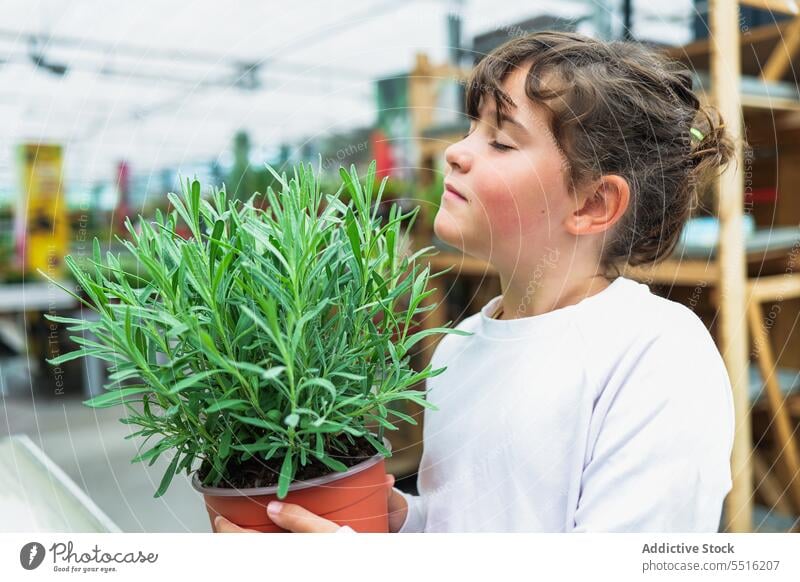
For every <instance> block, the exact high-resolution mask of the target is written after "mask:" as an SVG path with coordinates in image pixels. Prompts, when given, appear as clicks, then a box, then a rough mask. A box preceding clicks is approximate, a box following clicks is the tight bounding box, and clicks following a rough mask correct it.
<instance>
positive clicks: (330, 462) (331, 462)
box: [317, 455, 347, 472]
mask: <svg viewBox="0 0 800 582" xmlns="http://www.w3.org/2000/svg"><path fill="white" fill-rule="evenodd" d="M317 458H318V459H319V460H320V461H322V462H323V463H324V464H325V465H326V466H328V467H330V468H331V469H333V470H334V471H339V472H342V471H347V465H345V464H344V463H342V462H341V461H337V460H336V459H333V458H331V457H329V456H328V455H322V456H318V457H317Z"/></svg>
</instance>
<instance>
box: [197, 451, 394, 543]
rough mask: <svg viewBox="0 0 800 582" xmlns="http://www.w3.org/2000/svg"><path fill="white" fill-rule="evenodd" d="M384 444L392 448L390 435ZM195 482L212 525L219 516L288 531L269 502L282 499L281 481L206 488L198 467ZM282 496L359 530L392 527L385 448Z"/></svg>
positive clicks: (262, 528)
mask: <svg viewBox="0 0 800 582" xmlns="http://www.w3.org/2000/svg"><path fill="white" fill-rule="evenodd" d="M384 445H385V446H386V448H387V449H389V450H391V445H390V443H389V441H387V440H386V439H384ZM192 486H193V487H194V488H195V489H196V490H197V491H199V492H200V493H202V494H203V498H204V500H205V504H206V510H207V511H208V517H209V518H210V519H211V529H212V530H213V531H215V532H216V528H215V527H214V519H215V518H216V517H217V516H218V515H222V516H223V517H225V518H226V519H228V520H229V521H231V522H232V523H235V524H236V525H239V526H241V527H245V528H248V529H254V530H257V531H260V532H265V533H279V532H285V531H286V530H284V529H283V528H280V527H278V526H277V525H275V524H274V523H273V522H272V520H270V518H269V516H268V515H267V504H268V503H269V502H270V501H273V500H277V499H278V496H277V491H278V487H277V485H276V486H272V487H256V488H250V489H234V488H226V487H204V486H203V485H202V484H201V483H200V479H199V477H198V476H197V472H195V474H194V475H193V477H192ZM280 501H283V502H284V503H296V504H298V505H300V506H302V507H304V508H306V509H308V510H309V511H311V512H312V513H315V514H317V515H319V516H320V517H324V518H325V519H329V520H331V521H333V522H336V523H338V524H339V525H348V526H350V527H351V528H353V529H354V530H355V531H357V532H363V533H387V532H388V531H389V518H388V504H387V491H386V468H385V465H384V457H383V455H382V454H380V453H377V454H376V455H375V456H373V457H370V458H369V459H367V460H366V461H363V462H362V463H359V464H358V465H354V466H353V467H350V468H349V469H348V470H347V471H344V472H341V473H331V474H329V475H324V476H322V477H316V478H314V479H308V480H306V481H296V482H295V483H292V485H290V486H289V492H288V493H287V494H286V497H285V498H284V499H281V500H280Z"/></svg>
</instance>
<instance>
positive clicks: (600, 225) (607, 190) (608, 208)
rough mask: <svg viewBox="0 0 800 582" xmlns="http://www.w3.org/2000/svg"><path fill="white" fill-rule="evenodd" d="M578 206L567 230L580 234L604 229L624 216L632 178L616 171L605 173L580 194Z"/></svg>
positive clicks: (568, 222) (566, 226)
mask: <svg viewBox="0 0 800 582" xmlns="http://www.w3.org/2000/svg"><path fill="white" fill-rule="evenodd" d="M576 202H577V205H578V208H577V210H575V212H573V213H572V214H570V215H569V216H567V220H566V222H565V224H564V226H565V228H566V229H567V232H569V233H570V234H574V235H576V236H579V235H586V234H593V233H598V232H603V231H606V230H608V229H610V228H611V227H612V226H614V224H616V223H617V222H618V221H619V219H620V218H622V216H623V214H625V211H626V210H627V209H628V203H629V202H630V188H629V187H628V181H627V180H626V179H625V178H623V177H622V176H618V175H616V174H606V175H604V176H601V177H600V179H598V180H596V181H595V182H593V183H592V185H591V186H590V188H589V190H588V192H587V193H586V194H585V195H583V196H578V197H577V200H576Z"/></svg>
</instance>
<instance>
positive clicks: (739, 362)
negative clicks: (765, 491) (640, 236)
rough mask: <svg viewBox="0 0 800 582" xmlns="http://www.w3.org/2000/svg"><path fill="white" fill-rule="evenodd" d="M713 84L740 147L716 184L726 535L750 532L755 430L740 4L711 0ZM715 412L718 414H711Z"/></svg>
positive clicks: (719, 103) (730, 129) (725, 119)
mask: <svg viewBox="0 0 800 582" xmlns="http://www.w3.org/2000/svg"><path fill="white" fill-rule="evenodd" d="M709 18H710V20H711V30H710V40H711V42H710V45H711V47H710V48H711V85H712V92H713V93H712V94H713V98H714V103H715V104H716V106H717V108H718V109H719V112H720V114H721V115H722V118H723V119H724V121H725V125H726V128H727V129H728V131H729V133H730V135H731V136H732V137H733V139H734V140H735V143H736V155H735V161H733V162H732V163H731V164H730V165H729V166H728V167H727V168H726V169H725V171H724V172H723V173H722V175H721V176H720V178H719V180H718V181H717V202H718V213H719V220H720V234H719V269H720V305H719V312H720V351H721V353H722V356H723V358H724V360H725V365H726V367H727V369H728V374H729V376H730V379H731V385H732V388H733V404H734V409H735V419H736V431H735V436H734V443H733V453H732V455H731V472H732V480H733V486H732V488H731V491H730V493H729V494H728V496H727V498H726V500H725V524H724V530H725V531H727V532H749V531H752V519H753V516H752V514H753V479H752V447H753V438H752V426H751V424H750V402H749V399H748V386H747V383H748V364H749V354H748V349H749V348H748V347H749V338H748V329H747V319H746V314H747V305H746V284H747V281H746V278H747V268H746V259H745V247H744V235H743V231H742V223H743V219H742V218H743V211H744V171H745V168H744V167H743V164H744V162H745V160H744V156H743V153H744V152H743V143H742V105H741V95H740V94H739V90H740V77H741V55H740V52H739V51H740V47H739V34H740V31H739V3H738V2H731V0H711V2H710V6H709ZM709 413H711V414H713V413H714V411H709Z"/></svg>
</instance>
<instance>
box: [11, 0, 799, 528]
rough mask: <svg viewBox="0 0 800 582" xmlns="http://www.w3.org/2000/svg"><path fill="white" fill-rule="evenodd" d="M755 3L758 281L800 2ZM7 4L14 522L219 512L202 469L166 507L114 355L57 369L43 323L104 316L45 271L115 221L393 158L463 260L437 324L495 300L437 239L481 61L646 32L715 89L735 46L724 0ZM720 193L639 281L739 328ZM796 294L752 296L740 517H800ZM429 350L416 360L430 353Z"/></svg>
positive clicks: (157, 518) (794, 216)
mask: <svg viewBox="0 0 800 582" xmlns="http://www.w3.org/2000/svg"><path fill="white" fill-rule="evenodd" d="M728 1H729V2H730V3H731V4H736V2H735V0H726V2H728ZM739 4H740V6H739V13H738V22H737V25H736V27H735V30H728V31H726V33H725V34H726V35H727V36H728V37H730V38H729V39H728V40H727V41H726V42H728V44H727V45H726V46H733V47H736V50H737V51H739V52H738V56H739V57H740V60H741V65H740V66H739V65H738V64H737V65H736V66H734V67H733V68H731V69H730V73H729V74H730V75H731V76H732V77H733V79H734V82H735V85H733V86H734V87H737V86H738V87H739V89H740V92H739V94H738V95H736V96H735V101H734V106H735V107H737V108H738V110H741V113H742V120H743V123H744V127H745V131H747V135H748V140H749V142H750V144H751V147H750V148H748V149H746V151H745V155H744V158H743V160H742V161H743V162H744V176H743V180H744V183H743V184H742V185H741V191H739V194H740V200H741V203H738V202H737V203H736V209H735V213H734V216H736V222H735V224H736V225H737V226H736V228H739V226H741V230H742V231H741V235H740V236H739V237H738V243H737V244H738V246H736V247H735V248H734V250H733V251H731V252H734V253H739V256H740V258H741V259H743V260H744V261H745V262H746V265H747V267H746V280H745V281H741V282H740V283H741V284H742V285H743V286H744V285H748V287H747V288H748V289H750V288H751V287H749V285H751V284H755V282H756V281H758V280H759V279H760V278H765V277H769V276H779V275H783V274H792V275H794V274H796V273H795V269H796V260H797V255H798V250H800V234H799V230H800V229H798V225H799V224H800V202H798V197H797V196H796V193H795V192H794V191H793V190H794V188H795V184H796V183H797V180H798V179H800V176H798V175H797V174H798V172H800V165H799V164H798V163H797V162H798V161H800V159H798V155H800V149H799V148H798V144H800V133H799V130H800V95H799V94H798V86H797V79H796V76H795V72H794V68H793V63H794V57H795V54H794V52H795V50H796V48H797V44H798V43H800V40H797V39H800V20H798V13H799V11H798V7H797V5H796V3H795V2H791V1H779V0H774V1H767V0H757V1H742V2H740V3H739ZM2 14H3V18H2V20H1V21H0V398H1V400H0V438H2V437H7V438H5V439H4V440H3V441H0V442H2V443H3V444H2V445H0V511H3V513H4V516H3V519H2V520H0V530H3V529H7V530H9V531H19V530H27V531H94V530H97V529H100V530H103V529H112V530H113V529H115V528H118V529H120V530H122V531H129V532H139V531H148V532H149V531H153V532H156V531H209V529H210V528H209V524H208V518H207V516H206V514H205V512H204V511H203V508H202V499H201V497H200V496H199V495H198V494H197V493H196V492H195V491H194V490H193V489H192V488H191V486H190V484H189V482H188V480H186V479H185V478H182V477H180V476H179V477H176V480H175V482H174V483H173V486H172V487H171V488H170V490H169V491H168V493H167V494H166V495H165V496H164V497H162V498H159V499H153V493H154V491H155V490H156V488H157V487H158V483H159V481H160V477H161V474H162V473H163V470H164V463H163V462H162V461H159V462H158V463H156V464H155V465H154V466H153V467H147V466H146V465H144V464H134V465H132V464H131V463H130V459H131V458H132V457H133V456H135V455H136V453H137V442H135V441H134V440H130V439H128V440H126V439H124V437H125V436H126V435H127V434H128V433H129V431H130V429H129V428H128V427H127V426H126V425H124V424H121V423H120V422H119V414H120V411H119V410H117V409H105V410H94V409H89V408H86V407H85V406H83V405H82V404H81V402H82V400H84V399H86V398H88V397H89V396H92V395H96V394H99V393H101V392H102V389H103V388H102V387H103V383H104V381H105V375H106V371H105V369H104V367H103V365H102V364H101V363H100V362H99V361H93V360H85V361H84V360H81V361H77V362H70V363H68V364H64V365H63V366H59V367H57V368H54V367H52V366H49V365H48V364H46V363H45V361H44V360H45V358H52V357H54V356H55V355H57V354H59V353H65V352H67V351H70V350H72V349H74V348H75V344H74V342H73V341H72V340H71V339H70V338H69V333H67V332H65V330H64V329H63V327H62V326H59V325H56V324H51V323H50V322H48V321H46V320H45V319H44V318H43V315H44V314H47V313H50V314H56V313H57V314H61V315H70V314H81V315H82V316H84V317H88V316H89V314H87V313H81V310H80V308H79V305H78V304H77V302H76V301H74V300H73V298H72V297H70V296H69V295H68V294H66V293H63V292H62V291H60V290H59V289H58V288H57V287H55V286H53V285H51V284H49V283H48V282H46V281H45V280H44V279H43V278H42V277H41V276H40V275H39V273H38V270H42V271H44V272H47V273H48V274H49V275H51V276H52V277H54V278H56V279H62V280H63V281H64V282H65V283H66V284H67V285H68V286H70V287H74V283H70V282H69V281H68V279H67V274H66V272H65V270H64V262H63V261H64V257H65V256H66V255H70V254H71V255H72V256H74V257H82V256H87V255H88V254H90V253H91V244H92V240H93V239H94V238H95V237H97V238H98V239H99V240H100V242H101V245H102V247H103V249H104V250H106V249H107V250H112V251H114V250H115V249H118V248H119V247H120V244H119V242H118V241H117V240H116V238H115V237H117V236H119V237H122V238H124V237H126V236H127V232H126V230H125V228H124V221H125V218H126V217H128V216H130V217H131V218H132V219H134V220H136V219H137V218H136V217H139V216H141V217H142V218H143V219H145V220H147V219H148V218H151V217H152V216H153V214H154V212H155V211H156V210H157V209H161V210H162V211H163V210H167V209H168V206H169V205H168V201H167V197H166V194H167V193H168V192H170V191H178V190H179V189H180V180H181V178H186V177H190V178H193V177H197V178H198V179H199V180H200V181H201V182H202V183H203V184H204V186H207V187H211V186H214V185H217V186H219V185H222V184H224V185H225V187H226V188H227V190H228V191H229V192H231V193H233V194H234V195H235V196H237V197H239V198H247V197H249V196H250V195H251V194H252V193H254V192H256V191H259V192H263V191H264V190H265V189H266V188H267V187H268V186H269V185H270V184H271V177H270V174H269V173H268V172H267V170H266V167H265V164H270V165H272V166H274V167H275V168H278V169H288V168H290V166H291V165H292V164H295V163H298V162H310V163H312V164H314V166H315V167H320V168H321V170H322V172H323V174H324V175H326V176H327V177H328V179H330V180H332V181H333V180H335V176H336V173H337V171H338V168H339V166H340V165H344V166H349V165H350V164H355V165H356V166H357V167H358V168H359V169H365V168H366V166H367V164H368V163H369V162H370V160H372V159H375V160H377V164H378V172H379V174H380V175H381V176H389V177H390V181H389V183H388V186H387V199H388V200H389V201H396V202H398V203H400V204H402V205H404V206H406V207H409V208H410V207H413V206H417V205H419V206H421V209H422V210H421V215H420V219H419V220H418V223H417V224H416V225H415V227H414V231H413V237H414V244H415V245H417V246H426V245H428V244H431V243H432V244H434V245H436V246H437V248H438V249H439V250H440V251H441V252H440V254H439V255H438V257H437V259H436V261H437V266H440V267H447V266H455V267H456V269H454V271H453V272H452V273H451V274H450V275H449V276H448V278H447V280H446V285H444V286H443V289H442V290H441V293H440V295H439V297H438V299H440V301H441V306H440V309H438V310H437V311H436V312H435V313H433V314H432V315H431V318H430V321H429V322H428V324H429V325H437V324H439V323H442V322H445V321H454V322H458V321H460V320H461V319H463V318H464V317H467V316H469V315H471V314H472V313H475V311H476V310H477V309H479V308H480V307H481V306H482V305H484V304H485V303H486V302H487V301H488V300H489V299H490V298H492V297H494V296H495V295H497V294H499V292H500V287H499V281H498V280H497V278H496V276H495V275H494V274H493V273H492V272H491V269H490V268H488V266H487V265H484V264H481V263H479V262H476V261H474V260H470V259H469V258H468V257H463V256H461V255H460V254H458V253H457V252H456V251H455V250H454V249H451V248H448V247H447V246H446V245H444V244H443V243H441V242H440V241H438V240H436V238H435V236H434V235H433V233H432V221H433V217H434V216H435V213H436V210H437V208H438V201H439V197H440V196H441V193H442V176H443V174H444V173H445V171H446V168H445V165H444V159H443V151H444V149H445V147H446V146H447V145H448V144H450V143H452V142H453V141H455V140H457V139H459V138H460V136H461V135H462V134H463V133H464V132H465V130H466V128H467V126H468V123H467V121H466V118H465V116H464V113H463V112H464V105H463V100H464V94H463V86H464V79H465V78H466V75H467V74H468V73H469V70H470V68H471V67H472V66H474V64H475V63H476V62H477V61H478V60H480V58H481V57H482V56H483V55H485V54H486V53H488V52H489V51H491V50H492V49H493V48H495V47H497V46H499V45H500V44H502V43H503V42H505V41H507V40H509V39H510V38H512V37H514V36H519V35H524V34H526V33H528V32H533V31H538V30H570V31H578V32H581V33H584V34H588V35H591V36H594V37H598V38H604V39H629V40H633V41H636V42H643V43H647V44H649V45H652V46H654V47H656V48H658V49H659V50H664V51H666V52H668V53H669V54H671V55H672V56H673V57H675V58H678V59H681V60H683V61H684V62H685V63H686V64H687V66H689V67H690V68H691V69H692V70H693V72H694V73H695V82H696V88H697V89H698V91H701V92H702V93H703V94H704V95H705V94H708V95H712V93H713V91H712V88H711V87H710V79H711V72H712V69H713V66H714V65H713V63H714V59H715V58H717V59H719V58H721V57H724V56H725V55H724V54H722V55H720V54H719V51H716V52H715V49H714V43H711V42H709V36H710V33H709V6H708V3H707V2H702V1H697V0H673V1H672V2H667V3H653V2H647V1H645V0H557V1H543V0H534V1H531V0H528V1H524V2H523V1H516V0H504V1H503V2H497V1H489V0H410V1H408V2H397V1H380V0H351V1H350V2H347V3H332V2H322V1H313V0H309V1H305V0H304V1H301V2H296V3H293V4H288V5H287V4H286V3H279V2H264V1H256V0H242V1H238V2H234V3H230V4H229V5H227V6H224V5H223V4H222V3H219V2H210V1H198V2H192V3H189V2H174V1H160V2H154V1H150V0H139V1H137V2H130V1H127V2H126V1H119V0H75V1H71V2H59V1H51V0H25V1H21V0H3V2H2ZM733 37H735V38H733ZM796 41H797V42H796ZM776 55H777V56H776ZM768 64H769V68H768V67H766V65H768ZM707 196H708V198H707V204H706V205H705V207H704V208H700V209H698V211H697V216H695V217H694V219H693V220H692V221H691V222H690V223H689V224H688V225H687V228H686V230H685V232H684V234H683V236H682V238H681V243H680V245H679V246H678V248H677V249H676V251H675V255H674V257H673V260H671V261H668V262H667V264H666V266H662V267H659V269H658V270H651V271H642V270H638V271H636V270H634V271H630V272H629V273H630V276H632V277H637V278H640V279H641V280H644V281H647V282H648V283H649V284H650V285H651V288H652V289H653V291H654V292H658V293H660V294H663V295H664V296H666V297H669V298H671V299H673V300H675V301H681V302H683V303H685V304H686V305H688V306H690V307H691V308H692V309H693V310H695V312H696V313H697V314H698V315H699V316H700V317H701V318H703V320H704V321H705V322H706V323H707V324H708V327H709V329H710V330H711V331H712V333H713V335H714V337H715V339H718V341H720V342H722V341H723V340H724V338H721V339H720V337H719V329H718V327H719V322H720V318H719V317H718V314H719V312H720V308H721V303H720V302H721V299H720V296H719V294H718V293H717V292H716V289H717V287H719V284H720V281H721V279H720V277H721V276H722V275H721V274H720V271H719V270H718V269H717V267H716V265H717V263H716V261H717V259H718V258H719V257H720V256H721V255H722V254H723V253H724V252H725V251H723V250H722V249H721V248H720V245H719V238H720V237H719V233H720V228H721V223H720V220H719V218H718V212H717V211H718V209H719V200H720V198H718V197H717V196H718V194H716V193H714V192H710V193H709V194H708V195H707ZM734 200H736V198H734ZM728 256H730V255H728ZM792 289H793V288H792ZM797 295H800V292H798V293H796V294H792V292H790V291H783V292H782V293H781V294H780V296H779V297H777V296H771V295H769V294H768V293H767V294H761V295H759V297H760V300H761V303H758V304H757V305H758V310H757V311H753V310H752V309H751V310H749V311H748V314H749V315H750V316H752V317H751V319H749V322H750V325H751V327H750V334H751V337H752V338H758V341H760V342H761V343H759V344H758V346H759V347H760V348H759V349H753V351H752V352H751V353H750V360H749V361H748V367H747V370H748V371H749V375H748V376H747V378H746V379H744V380H742V381H741V382H738V381H737V383H738V384H739V385H740V386H744V388H743V389H745V390H746V391H747V394H746V396H745V398H746V399H747V400H746V401H747V405H746V406H745V407H744V409H742V410H741V411H740V412H741V414H743V415H745V416H746V419H747V423H748V429H747V430H746V431H745V432H744V433H743V434H742V435H737V438H738V439H740V440H739V442H742V441H741V439H744V440H745V441H746V442H745V448H746V450H747V451H749V452H750V453H752V454H747V455H745V456H743V457H741V459H740V463H739V464H738V465H736V466H735V473H736V477H735V479H736V482H737V492H738V495H737V500H736V506H735V510H732V509H731V507H733V506H732V505H728V506H727V507H726V516H725V517H724V519H723V523H722V524H721V528H724V527H731V528H734V529H735V530H737V531H789V530H791V528H792V527H796V525H795V524H796V522H797V516H798V515H799V514H800V477H799V476H798V454H797V422H798V418H800V406H798V400H797V399H796V398H795V397H796V396H797V392H798V384H800V376H798V369H800V341H798V337H797V333H796V325H797V317H798V314H800V308H799V307H800V306H799V305H798V302H799V301H800V300H798V298H797ZM754 341H755V340H754ZM720 345H721V351H723V352H725V350H724V349H723V348H724V346H723V345H722V344H720ZM432 349H433V344H430V343H429V344H427V345H424V346H423V347H422V349H421V350H420V352H419V354H417V357H418V360H419V362H418V363H419V365H420V366H424V365H425V363H426V362H427V360H428V359H429V356H430V351H431V350H432ZM739 408H740V409H741V408H742V406H741V405H740V406H739ZM411 412H412V413H414V414H417V415H418V414H419V411H411ZM9 435H14V437H13V438H8V437H9ZM398 438H399V439H400V440H399V441H398V442H396V443H394V446H395V449H396V450H398V454H397V455H396V456H395V457H394V458H393V460H392V463H393V464H392V465H391V466H390V468H389V469H390V471H392V472H394V473H395V474H396V475H397V476H398V478H404V479H402V480H401V481H400V483H401V486H402V487H403V488H404V489H406V490H409V491H413V490H414V487H415V475H416V469H417V465H418V462H419V455H420V454H421V446H420V441H421V432H420V429H419V428H406V429H404V430H403V433H402V435H401V436H400V437H398ZM742 450H744V449H742Z"/></svg>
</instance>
